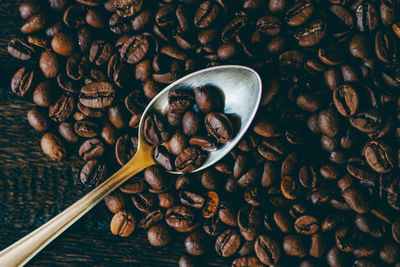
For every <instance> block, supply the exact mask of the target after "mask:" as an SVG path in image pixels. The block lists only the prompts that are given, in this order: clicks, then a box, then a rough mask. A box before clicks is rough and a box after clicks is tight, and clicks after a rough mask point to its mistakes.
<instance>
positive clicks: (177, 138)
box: [168, 131, 187, 156]
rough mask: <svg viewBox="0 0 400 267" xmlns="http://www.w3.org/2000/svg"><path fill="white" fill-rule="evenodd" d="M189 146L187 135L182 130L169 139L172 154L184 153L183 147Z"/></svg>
mask: <svg viewBox="0 0 400 267" xmlns="http://www.w3.org/2000/svg"><path fill="white" fill-rule="evenodd" d="M186 146H187V140H186V137H185V135H184V134H183V133H182V132H181V131H177V132H176V133H175V134H174V135H173V136H172V137H171V139H170V140H169V142H168V147H169V150H170V152H171V153H172V154H174V155H175V156H177V155H179V154H180V153H182V151H183V149H185V147H186Z"/></svg>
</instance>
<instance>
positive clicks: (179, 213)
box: [165, 206, 199, 232]
mask: <svg viewBox="0 0 400 267" xmlns="http://www.w3.org/2000/svg"><path fill="white" fill-rule="evenodd" d="M165 221H166V222H167V224H168V225H169V226H171V227H173V228H175V230H177V231H178V232H191V231H193V230H194V229H195V228H196V227H197V226H198V225H199V221H198V220H197V218H196V215H195V213H194V211H193V209H192V208H190V207H185V206H174V207H172V208H169V209H168V210H167V211H166V213H165Z"/></svg>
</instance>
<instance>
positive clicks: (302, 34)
mask: <svg viewBox="0 0 400 267" xmlns="http://www.w3.org/2000/svg"><path fill="white" fill-rule="evenodd" d="M325 34H326V23H325V22H324V21H322V20H316V21H313V22H311V23H310V25H308V26H306V27H304V28H303V29H301V30H300V31H299V32H297V33H296V34H295V36H294V37H295V38H296V39H297V40H298V42H299V46H301V47H310V46H314V45H316V44H318V43H319V42H321V40H322V39H323V38H324V37H325Z"/></svg>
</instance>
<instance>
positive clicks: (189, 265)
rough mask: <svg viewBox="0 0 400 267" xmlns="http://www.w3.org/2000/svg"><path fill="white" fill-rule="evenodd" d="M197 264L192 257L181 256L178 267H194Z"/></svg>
mask: <svg viewBox="0 0 400 267" xmlns="http://www.w3.org/2000/svg"><path fill="white" fill-rule="evenodd" d="M195 266H197V264H196V263H195V259H194V257H191V256H189V255H182V256H181V257H180V258H179V267H195Z"/></svg>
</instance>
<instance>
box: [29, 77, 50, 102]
mask: <svg viewBox="0 0 400 267" xmlns="http://www.w3.org/2000/svg"><path fill="white" fill-rule="evenodd" d="M53 96H54V93H53V91H52V88H51V83H50V81H47V80H46V81H43V82H41V83H39V84H38V85H37V86H36V88H35V90H34V91H33V102H35V104H36V105H38V106H40V107H48V106H50V105H51V104H52V103H53V98H54V97H53Z"/></svg>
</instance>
